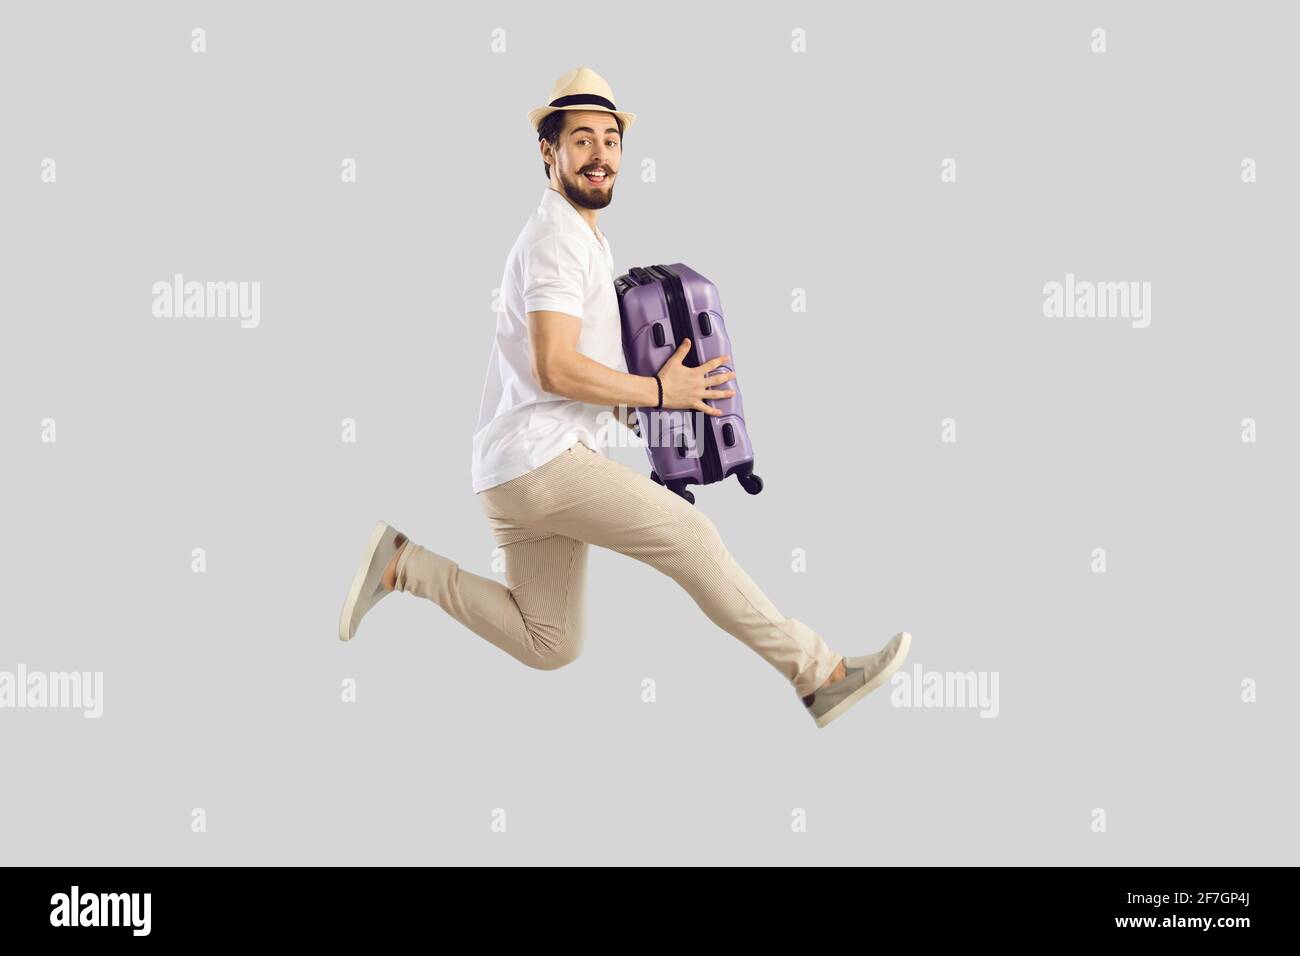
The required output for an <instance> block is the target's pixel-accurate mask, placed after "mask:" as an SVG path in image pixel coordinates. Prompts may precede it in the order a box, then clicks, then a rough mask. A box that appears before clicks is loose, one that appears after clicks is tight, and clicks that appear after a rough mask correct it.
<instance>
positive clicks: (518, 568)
mask: <svg viewBox="0 0 1300 956" xmlns="http://www.w3.org/2000/svg"><path fill="white" fill-rule="evenodd" d="M493 530H494V532H495V534H496V537H497V542H498V544H499V545H500V547H501V549H502V552H503V554H504V556H505V565H506V580H507V581H509V584H510V586H509V587H506V586H504V585H502V584H501V583H500V582H499V581H494V580H492V579H491V578H485V577H482V576H480V575H477V574H473V573H472V572H469V571H466V570H464V569H463V568H461V567H460V566H459V565H458V564H457V563H456V562H455V561H452V560H451V559H450V558H445V557H443V556H442V555H440V554H435V553H434V552H432V551H429V550H427V549H426V548H423V547H421V546H420V545H418V544H416V543H415V542H414V541H410V542H408V543H407V546H406V547H405V548H404V549H403V550H402V553H401V554H400V555H399V556H398V559H397V567H396V582H395V583H396V590H399V591H408V592H410V593H411V594H414V595H416V596H418V597H423V598H427V599H429V600H431V601H433V602H434V603H436V604H437V605H439V606H440V607H441V608H442V609H443V610H445V611H446V612H447V613H448V614H450V615H451V616H452V617H454V618H455V619H456V620H457V621H459V622H460V623H461V624H463V625H465V626H466V627H467V628H469V629H470V630H471V631H473V632H474V633H475V634H477V635H479V636H480V637H482V638H484V639H485V640H487V641H489V642H491V643H492V644H495V645H496V646H497V647H499V648H501V650H503V651H505V652H506V653H507V654H509V655H510V656H512V657H514V658H515V659H516V660H518V661H521V662H523V663H524V664H527V665H528V666H529V667H535V668H538V669H539V670H554V669H555V668H557V667H563V666H564V665H565V664H568V663H571V662H572V661H573V660H574V659H576V658H577V657H578V655H579V654H580V653H581V652H582V641H583V635H584V630H585V628H584V624H585V614H586V602H585V600H584V597H585V589H586V580H587V574H586V571H587V550H588V549H587V545H586V544H585V543H584V542H581V541H575V540H573V539H572V538H566V537H564V536H563V535H558V534H548V533H545V532H537V531H531V530H529V529H527V528H523V527H521V526H517V525H510V526H508V527H498V526H497V525H495V524H494V527H493Z"/></svg>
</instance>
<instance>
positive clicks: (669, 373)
mask: <svg viewBox="0 0 1300 956" xmlns="http://www.w3.org/2000/svg"><path fill="white" fill-rule="evenodd" d="M690 347H691V340H690V339H682V344H681V345H679V346H677V351H676V352H674V353H673V354H672V355H671V356H669V358H668V361H667V362H665V363H664V364H663V368H661V369H659V381H660V382H661V383H662V384H663V387H664V408H687V409H693V410H695V411H701V412H704V413H705V414H706V415H721V414H722V409H720V408H714V407H713V406H712V405H705V404H704V400H705V399H706V398H707V399H711V400H713V401H716V400H718V399H720V398H731V397H732V396H733V395H735V394H736V390H735V389H734V388H721V389H720V388H710V386H712V385H721V384H722V383H723V382H730V381H731V380H732V379H733V378H735V377H736V373H735V372H722V373H720V374H718V375H710V374H709V373H710V372H712V371H713V370H714V369H715V368H717V367H718V366H719V365H725V364H726V363H727V362H730V361H731V356H730V355H719V356H718V357H717V358H712V359H709V360H708V361H707V362H705V363H703V364H702V365H697V366H695V367H694V368H692V367H690V366H686V365H683V364H682V359H683V358H685V357H686V353H687V352H688V351H689V350H690Z"/></svg>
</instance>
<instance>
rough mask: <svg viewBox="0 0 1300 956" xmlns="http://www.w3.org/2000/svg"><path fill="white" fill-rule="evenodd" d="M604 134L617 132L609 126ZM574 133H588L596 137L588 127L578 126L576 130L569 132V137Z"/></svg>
mask: <svg viewBox="0 0 1300 956" xmlns="http://www.w3.org/2000/svg"><path fill="white" fill-rule="evenodd" d="M605 132H606V133H615V134H617V133H618V130H617V129H615V128H614V127H612V126H611V127H610V128H609V129H607V130H605ZM574 133H590V134H591V135H592V136H595V135H596V131H595V130H594V129H592V128H591V127H590V126H579V127H577V128H576V129H571V130H569V135H570V136H572V135H573V134H574Z"/></svg>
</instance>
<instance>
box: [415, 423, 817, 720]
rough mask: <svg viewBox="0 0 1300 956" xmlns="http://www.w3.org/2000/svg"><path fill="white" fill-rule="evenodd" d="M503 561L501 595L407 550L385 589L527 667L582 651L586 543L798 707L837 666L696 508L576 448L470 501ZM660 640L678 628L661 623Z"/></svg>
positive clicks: (552, 664) (445, 562) (490, 583)
mask: <svg viewBox="0 0 1300 956" xmlns="http://www.w3.org/2000/svg"><path fill="white" fill-rule="evenodd" d="M477 497H478V500H479V503H480V504H481V505H482V507H483V510H484V512H485V513H486V514H487V518H488V522H489V524H490V525H491V527H492V533H493V535H494V536H495V538H496V540H497V544H498V545H499V546H500V548H501V552H502V554H503V556H504V559H505V574H506V580H507V581H508V582H509V587H506V586H504V585H502V584H501V583H500V582H498V581H495V580H492V579H490V578H485V577H480V576H479V575H477V574H473V573H471V572H469V571H466V570H464V569H462V568H461V567H460V566H459V565H458V564H457V563H456V562H454V561H452V560H451V559H449V558H446V557H443V556H442V555H439V554H435V553H434V552H432V551H429V550H427V549H426V548H423V547H421V546H420V545H418V544H416V543H415V542H414V541H411V542H410V543H408V545H407V546H406V549H405V550H404V551H403V552H402V555H401V557H400V558H399V559H398V562H397V590H399V591H408V592H410V593H411V594H415V595H417V596H419V597H423V598H428V599H429V600H431V601H434V602H435V603H437V604H438V605H439V606H440V607H442V608H443V609H444V610H445V611H446V612H447V613H448V614H450V615H451V616H452V617H454V618H455V619H456V620H457V621H459V622H460V623H462V624H464V625H465V626H466V627H468V628H469V629H470V630H471V631H473V632H474V633H475V634H478V635H479V636H480V637H483V638H485V639H486V640H488V641H490V642H492V643H493V644H495V645H496V646H497V647H499V648H501V649H502V650H503V651H505V652H506V653H508V654H510V655H511V656H512V657H514V658H516V659H518V660H520V661H522V662H523V663H525V664H527V665H528V666H529V667H536V668H540V669H542V670H551V669H553V668H557V667H562V666H563V665H565V664H568V663H570V662H572V661H573V660H574V659H575V658H577V657H578V655H579V654H580V653H581V652H582V643H583V639H584V636H585V630H586V629H585V621H586V601H585V596H586V580H587V548H588V545H593V544H594V545H597V546H599V547H602V548H608V549H610V550H611V551H617V552H618V553H620V554H626V555H627V556H629V557H632V558H636V559H637V560H638V561H643V562H645V563H646V564H648V565H650V566H651V567H653V568H655V569H657V570H659V571H661V572H662V573H664V574H666V575H668V576H669V577H670V578H672V579H673V580H674V581H676V582H677V583H678V584H680V585H681V586H682V587H683V588H685V589H686V592H687V593H688V594H690V596H691V597H692V598H693V599H694V600H695V603H696V604H698V605H699V606H700V609H701V610H702V611H704V613H705V614H706V615H707V616H708V618H709V620H711V621H712V622H713V623H714V624H716V625H718V627H720V628H722V629H723V630H724V631H726V632H727V633H728V634H731V635H733V636H735V637H737V638H739V639H740V640H741V641H743V642H744V643H745V644H747V645H748V646H749V647H751V648H753V650H754V651H755V652H757V653H758V654H759V656H761V657H762V658H763V659H764V660H766V661H767V662H768V663H769V664H771V665H772V666H773V667H775V668H776V669H777V670H778V671H780V672H781V674H782V675H784V676H785V678H786V679H787V680H788V681H790V683H791V684H792V685H793V686H794V690H795V693H796V694H797V695H798V696H800V697H804V696H806V695H808V694H810V693H812V692H813V691H814V690H816V689H817V688H818V687H820V686H821V685H822V684H823V683H825V681H826V678H827V677H829V676H830V674H831V671H832V670H834V669H835V665H836V663H838V661H839V655H838V654H836V653H835V652H834V651H832V650H831V649H830V648H829V647H828V646H827V644H826V642H825V641H824V640H822V638H821V637H820V635H818V634H817V633H816V632H815V631H813V630H812V629H811V628H809V627H808V626H807V625H805V624H803V623H801V622H799V621H796V620H794V619H793V618H788V617H786V616H784V615H783V614H781V612H780V611H778V610H777V609H776V607H774V606H773V604H772V602H771V601H769V600H768V599H767V597H766V596H765V595H764V594H763V592H762V591H760V590H759V588H758V585H757V584H755V583H754V582H753V580H751V579H750V577H749V575H747V574H746V573H745V572H744V570H742V569H741V567H740V565H738V564H737V563H736V561H735V559H734V558H732V556H731V554H730V552H728V551H727V549H726V547H724V546H723V543H722V539H721V538H720V537H719V536H718V530H717V528H716V527H715V526H714V524H713V522H712V521H711V520H710V519H709V518H708V516H706V515H705V514H704V512H702V511H700V510H699V508H697V507H695V506H693V505H690V504H688V503H687V502H686V501H685V500H683V499H682V498H681V497H679V496H678V495H676V494H674V493H673V492H671V491H669V490H668V489H667V488H664V487H663V486H662V485H659V484H657V483H655V482H654V481H652V480H651V479H650V478H649V477H648V476H647V475H643V474H641V473H640V472H637V471H633V470H632V469H631V468H628V467H627V466H626V465H623V464H620V463H619V462H617V461H614V460H612V459H610V458H606V457H605V456H604V455H600V454H598V453H596V452H595V451H593V450H592V449H590V448H588V447H587V446H586V445H585V444H583V443H582V442H581V441H579V442H577V443H575V444H574V445H573V446H572V447H570V448H569V449H568V450H566V451H564V452H561V453H560V454H559V455H558V456H557V457H555V458H552V459H551V460H550V461H548V462H547V463H546V464H544V465H541V466H540V467H538V468H534V469H533V470H532V471H529V472H527V473H525V474H523V475H520V476H518V477H517V478H512V479H511V480H510V481H507V482H505V483H503V484H500V485H497V486H496V487H495V488H489V489H487V490H486V491H482V492H480V493H479V494H478V495H477ZM661 624H662V626H663V627H664V629H665V630H668V629H671V630H673V631H678V630H681V629H683V628H684V627H685V626H686V625H685V622H674V621H663V622H661Z"/></svg>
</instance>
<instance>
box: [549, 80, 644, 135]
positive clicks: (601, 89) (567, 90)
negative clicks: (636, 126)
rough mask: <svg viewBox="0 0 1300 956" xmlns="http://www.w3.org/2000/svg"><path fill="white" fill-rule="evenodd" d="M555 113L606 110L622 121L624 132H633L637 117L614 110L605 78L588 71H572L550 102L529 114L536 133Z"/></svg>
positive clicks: (553, 91)
mask: <svg viewBox="0 0 1300 956" xmlns="http://www.w3.org/2000/svg"><path fill="white" fill-rule="evenodd" d="M556 110H606V111H608V112H610V113H613V114H614V115H615V116H617V117H618V118H619V119H620V120H622V121H623V132H625V133H626V132H627V131H628V130H629V129H631V128H632V123H633V122H634V121H635V120H636V114H635V113H624V112H622V111H621V110H619V109H618V108H617V107H616V106H614V93H613V91H612V90H610V88H609V84H608V83H606V82H605V78H604V77H603V76H601V75H600V74H599V73H597V72H596V71H595V70H593V69H590V68H589V67H585V66H580V67H578V68H577V69H576V70H569V72H567V73H565V74H564V75H563V76H561V77H560V78H559V79H558V80H556V81H555V85H554V86H553V87H551V101H550V102H549V103H547V104H546V105H545V106H539V107H537V108H536V109H532V110H529V111H528V122H529V124H531V125H532V127H533V129H534V130H535V129H537V126H538V124H539V123H541V121H542V120H543V119H545V118H546V117H547V116H549V115H550V114H551V113H554V112H555V111H556Z"/></svg>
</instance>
